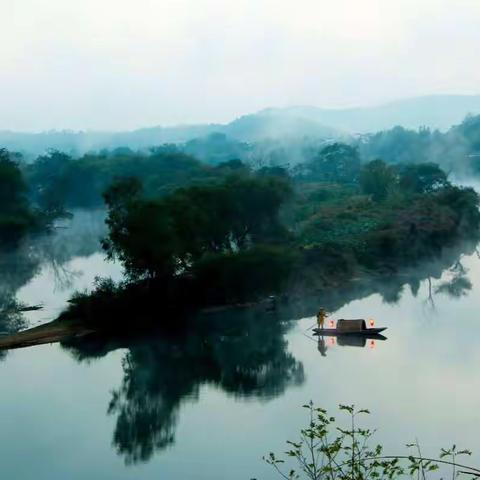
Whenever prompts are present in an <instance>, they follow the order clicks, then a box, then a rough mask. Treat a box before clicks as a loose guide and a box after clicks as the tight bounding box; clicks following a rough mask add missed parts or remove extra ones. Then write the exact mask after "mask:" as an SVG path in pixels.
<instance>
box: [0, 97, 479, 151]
mask: <svg viewBox="0 0 480 480" xmlns="http://www.w3.org/2000/svg"><path fill="white" fill-rule="evenodd" d="M467 114H480V95H431V96H425V97H417V98H410V99H405V100H399V101H395V102H390V103H386V104H383V105H380V106H376V107H358V108H347V109H325V108H320V107H312V106H293V107H285V108H268V109H265V110H262V111H260V112H257V113H253V114H249V115H244V116H242V117H239V118H237V119H235V120H233V121H232V122H230V123H227V124H200V125H179V126H174V127H161V126H158V127H151V128H142V129H138V130H133V131H127V132H95V131H93V132H71V131H50V132H42V133H20V132H9V131H0V147H5V148H8V149H10V150H15V151H20V152H24V153H25V154H27V155H37V154H40V153H43V152H45V151H46V150H47V149H50V148H53V149H58V150H62V151H66V152H71V153H74V154H83V153H85V152H87V151H91V150H101V149H104V148H108V149H113V148H118V147H130V148H133V149H143V148H148V147H152V146H155V145H161V144H164V143H185V142H188V141H189V140H192V139H194V138H201V137H205V136H208V135H210V134H212V133H223V134H224V135H226V136H227V137H229V138H232V139H234V140H238V141H243V142H256V141H261V140H264V139H276V138H281V139H289V138H301V137H317V138H329V139H332V138H339V137H342V136H345V135H352V134H358V133H369V132H376V131H380V130H386V129H389V128H392V127H394V126H396V125H401V126H403V127H405V128H411V129H418V128H419V127H423V126H425V127H429V128H432V129H440V130H447V129H448V128H450V127H451V126H452V125H455V124H459V123H460V122H461V121H462V120H463V119H464V118H465V117H466V115H467Z"/></svg>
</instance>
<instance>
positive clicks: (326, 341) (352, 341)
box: [317, 333, 387, 357]
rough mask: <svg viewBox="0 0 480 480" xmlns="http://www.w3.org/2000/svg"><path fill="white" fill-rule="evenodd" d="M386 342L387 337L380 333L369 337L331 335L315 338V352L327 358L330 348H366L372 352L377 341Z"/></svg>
mask: <svg viewBox="0 0 480 480" xmlns="http://www.w3.org/2000/svg"><path fill="white" fill-rule="evenodd" d="M384 340H387V337H385V336H384V335H382V334H380V333H372V334H371V335H355V334H352V333H350V334H348V335H341V334H339V335H331V336H323V335H319V336H317V350H318V351H319V352H320V355H322V357H326V356H327V350H328V349H329V348H331V347H335V346H339V347H360V348H365V347H368V348H369V349H370V350H374V349H375V348H376V346H377V341H384Z"/></svg>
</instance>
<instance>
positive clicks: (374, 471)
mask: <svg viewBox="0 0 480 480" xmlns="http://www.w3.org/2000/svg"><path fill="white" fill-rule="evenodd" d="M303 407H304V408H305V409H306V410H307V412H308V424H307V426H306V427H305V428H303V429H302V430H300V435H299V438H298V439H296V440H295V441H287V451H286V452H285V458H283V457H278V456H277V455H275V454H274V453H272V452H271V453H270V454H269V455H268V456H266V457H264V460H265V461H266V462H267V463H268V464H269V465H271V466H272V467H273V468H274V469H275V471H276V472H277V473H278V475H279V476H280V477H282V478H284V479H285V480H294V479H299V480H300V479H306V480H323V479H328V480H374V479H383V478H386V479H389V480H396V479H399V478H416V479H422V480H426V479H427V478H428V477H429V475H430V474H431V473H432V472H437V471H440V473H441V474H442V478H443V474H444V473H445V470H446V469H447V468H449V469H450V471H451V475H452V479H453V480H454V479H456V478H457V476H458V475H459V474H460V473H463V474H466V475H469V476H473V477H478V476H479V475H480V469H477V468H474V467H469V466H465V465H463V464H460V463H459V462H458V457H461V456H466V455H467V456H468V455H471V452H470V451H469V450H465V449H459V448H458V447H457V446H456V445H453V446H452V447H451V448H449V449H443V448H442V449H441V452H440V455H439V458H438V459H432V458H427V457H424V456H423V455H422V450H421V447H420V445H419V444H418V442H415V443H411V444H407V448H409V449H410V452H411V453H410V452H408V453H407V454H404V455H389V454H385V453H384V449H383V447H382V446H381V445H378V444H377V445H372V444H371V441H372V438H373V435H374V433H375V430H370V429H368V428H362V427H360V426H359V425H358V417H360V416H361V415H366V414H369V413H370V412H369V411H368V410H365V409H356V408H355V406H354V405H340V406H339V410H340V411H341V412H346V414H347V417H348V418H347V422H346V425H347V426H344V425H342V424H339V422H337V420H336V418H335V417H333V416H331V415H329V413H328V412H327V410H325V409H323V408H316V407H315V406H314V405H313V403H312V402H310V403H309V404H307V405H304V406H303ZM412 449H413V451H412Z"/></svg>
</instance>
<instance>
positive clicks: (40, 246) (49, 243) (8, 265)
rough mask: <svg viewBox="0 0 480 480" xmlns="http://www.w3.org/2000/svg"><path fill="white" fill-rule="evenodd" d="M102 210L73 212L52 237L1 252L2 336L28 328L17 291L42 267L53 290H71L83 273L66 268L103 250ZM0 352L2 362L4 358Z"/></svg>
mask: <svg viewBox="0 0 480 480" xmlns="http://www.w3.org/2000/svg"><path fill="white" fill-rule="evenodd" d="M104 218H105V212H104V211H103V210H96V211H83V210H79V211H76V212H75V213H74V215H73V216H72V218H71V219H69V220H63V221H62V223H61V224H59V225H57V226H56V228H55V231H54V232H53V233H51V234H45V235H40V236H34V237H31V238H27V239H25V240H24V241H23V242H21V243H20V244H19V245H18V246H17V248H15V249H14V250H1V251H0V334H11V333H14V332H16V331H18V330H21V329H24V328H26V327H27V326H28V320H27V318H26V317H25V315H23V312H22V307H24V305H23V304H22V303H21V302H19V301H18V300H17V298H16V297H17V293H18V291H19V290H20V289H21V288H22V287H24V286H25V285H27V284H28V283H29V282H31V281H32V279H33V278H34V277H35V276H36V275H38V274H39V273H40V271H41V269H42V268H49V269H50V270H51V272H52V273H53V278H54V282H55V285H54V289H55V290H68V289H71V288H72V287H73V285H74V283H75V280H76V279H77V278H78V276H79V275H80V274H81V272H77V271H74V270H71V269H69V268H68V267H67V264H68V262H69V261H70V260H71V259H73V258H75V257H78V256H87V255H91V254H93V253H95V252H97V251H99V250H100V248H101V246H100V238H101V237H102V236H104V235H105V223H104ZM5 354H6V353H5V352H0V360H1V359H3V358H5Z"/></svg>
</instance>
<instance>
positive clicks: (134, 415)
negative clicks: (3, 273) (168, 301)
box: [0, 212, 480, 480]
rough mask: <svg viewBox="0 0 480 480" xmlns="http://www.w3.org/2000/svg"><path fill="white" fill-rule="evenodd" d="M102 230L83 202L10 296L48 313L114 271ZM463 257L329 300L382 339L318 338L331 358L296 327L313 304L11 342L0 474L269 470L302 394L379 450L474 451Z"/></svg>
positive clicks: (474, 302)
mask: <svg viewBox="0 0 480 480" xmlns="http://www.w3.org/2000/svg"><path fill="white" fill-rule="evenodd" d="M101 229H102V227H101V213H98V212H97V214H87V213H81V212H80V213H79V214H78V215H77V216H76V217H75V220H74V222H73V225H72V226H71V227H70V228H69V229H64V230H63V231H61V232H60V233H59V234H58V235H57V237H56V240H54V241H51V242H46V243H45V244H44V245H42V246H41V247H39V251H40V253H38V254H37V257H36V258H37V262H38V264H37V265H36V267H35V268H33V267H32V268H31V271H30V274H31V278H28V277H29V275H28V274H25V273H23V274H22V279H23V280H18V281H17V283H15V282H13V281H10V283H9V284H10V285H14V286H15V288H14V287H12V289H13V290H14V292H13V293H14V294H16V297H17V299H18V300H20V301H22V302H25V303H28V304H38V303H43V304H44V306H45V308H44V309H43V310H41V311H38V312H31V313H29V314H28V318H27V319H28V321H29V322H30V324H36V323H37V322H44V321H48V320H50V319H52V318H54V317H55V316H56V315H57V314H58V313H59V312H60V311H61V309H62V308H64V306H65V304H66V301H67V299H68V298H69V296H70V295H71V293H72V292H73V291H74V290H78V289H80V290H82V289H88V288H89V287H90V286H91V285H92V282H93V280H94V278H95V276H97V275H103V276H112V277H114V278H120V276H121V272H120V269H119V267H118V266H116V265H113V264H109V263H106V262H104V261H103V256H102V255H101V254H100V253H99V252H98V251H95V250H96V249H97V248H96V242H94V241H92V239H97V238H98V237H99V236H100V235H101ZM460 260H461V262H460V263H457V264H454V262H450V261H445V262H444V264H442V265H441V266H440V265H436V266H427V267H422V269H423V270H422V271H420V270H419V271H417V272H414V273H413V274H412V275H411V276H410V277H409V279H405V282H409V285H405V286H403V287H401V286H400V285H401V284H402V283H403V281H398V280H397V281H395V282H393V286H387V285H383V286H382V287H379V288H380V291H381V293H369V292H363V293H357V294H353V295H350V296H348V295H347V296H345V299H344V301H343V302H342V299H336V300H335V302H333V303H332V305H337V307H336V311H334V317H336V318H342V317H345V318H349V317H350V318H358V317H366V318H370V317H372V318H374V319H375V320H376V322H377V324H378V325H380V324H381V325H382V326H386V327H388V330H387V332H386V336H387V337H388V340H386V341H384V342H380V341H377V342H375V343H374V344H371V343H370V342H367V343H366V345H365V346H364V347H358V346H357V347H353V346H350V347H349V346H340V345H338V344H334V345H332V344H329V343H328V341H327V347H328V350H327V352H326V356H322V355H321V354H320V353H319V351H318V350H317V343H316V341H314V340H312V338H310V337H309V336H308V335H305V334H306V333H308V332H309V327H311V325H312V324H313V322H314V318H313V315H314V313H315V306H312V307H309V306H307V305H303V306H302V305H300V306H298V308H296V309H293V313H292V316H291V317H288V315H287V314H285V313H284V312H280V313H275V314H265V313H251V314H248V315H243V316H238V315H237V316H235V315H234V314H224V315H223V317H219V318H217V319H215V321H214V324H215V325H214V327H212V328H210V327H209V328H205V329H204V330H201V329H200V330H199V331H197V332H192V334H191V335H190V336H188V337H185V338H183V339H179V340H176V341H175V342H173V344H172V342H165V341H162V340H161V339H150V340H136V341H135V342H133V343H132V344H130V345H103V344H102V345H77V346H76V347H75V348H74V347H70V348H68V349H67V348H64V347H62V346H60V345H46V346H41V347H35V348H29V349H24V350H17V351H12V352H9V353H8V354H7V355H6V357H5V358H4V359H3V360H1V362H0V385H1V398H0V442H1V450H0V451H1V453H0V456H1V472H2V476H1V478H5V479H14V478H15V479H23V480H29V479H35V480H38V479H49V480H64V479H67V478H68V479H92V478H94V479H97V478H98V479H115V480H118V479H146V480H147V479H148V480H150V479H205V480H207V479H208V480H211V479H217V478H218V479H223V478H229V479H243V480H244V479H247V480H248V479H250V478H258V479H273V478H277V477H275V475H274V474H273V472H271V471H270V469H269V467H268V466H266V465H264V464H263V462H262V460H261V457H262V455H263V454H265V453H267V452H269V451H271V450H273V451H278V452H281V451H283V446H284V441H285V440H286V439H295V438H296V436H295V434H296V432H297V430H298V428H299V427H300V426H301V425H302V424H303V422H304V420H305V417H304V411H303V410H302V409H301V408H300V406H301V405H302V404H303V403H305V402H306V401H308V400H310V399H312V400H314V401H315V402H316V403H318V404H319V405H322V406H325V407H327V408H329V409H334V408H335V406H336V405H337V404H338V403H355V404H357V405H358V406H361V407H368V408H369V409H370V410H371V411H372V413H373V415H372V416H371V418H369V419H368V422H367V423H368V424H369V425H372V426H378V427H379V432H378V434H377V438H378V440H379V441H381V442H383V443H384V445H385V447H386V451H387V452H399V451H400V452H401V451H403V447H402V446H403V445H404V444H405V443H407V442H410V441H412V440H414V439H415V438H416V437H417V438H418V439H419V441H420V442H421V443H422V445H423V446H424V450H425V453H428V454H435V453H436V452H437V451H438V449H439V448H440V447H441V446H449V445H450V444H452V443H457V444H458V445H460V446H463V447H469V448H471V449H472V450H474V452H477V454H478V453H480V444H479V442H478V431H479V428H480V409H479V408H478V405H479V403H480V373H479V371H478V368H479V367H478V366H479V365H480V348H479V346H478V344H479V342H480V340H479V338H480V318H479V315H478V312H479V307H480V296H479V294H480V276H479V274H480V260H479V258H478V256H477V254H476V252H473V253H472V250H470V253H468V254H466V255H463V256H462V257H461V259H460ZM19 261H20V260H19ZM10 265H12V264H10ZM11 268H13V267H11ZM441 270H443V273H442V275H441V277H439V275H438V272H439V271H441ZM433 272H436V273H433ZM429 273H431V274H433V276H436V277H437V278H433V277H432V278H430V279H425V278H426V277H428V274H429ZM17 277H18V275H17ZM17 277H15V275H14V276H13V278H14V279H15V278H17ZM412 278H414V280H412ZM422 278H423V280H422ZM10 280H11V279H10ZM22 282H23V283H22ZM17 287H18V288H17ZM5 288H7V287H5ZM363 295H365V296H363ZM342 303H345V304H343V305H342ZM295 312H297V313H295ZM278 317H280V318H278ZM475 462H476V463H477V464H478V463H480V455H474V458H472V459H471V460H469V463H475Z"/></svg>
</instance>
